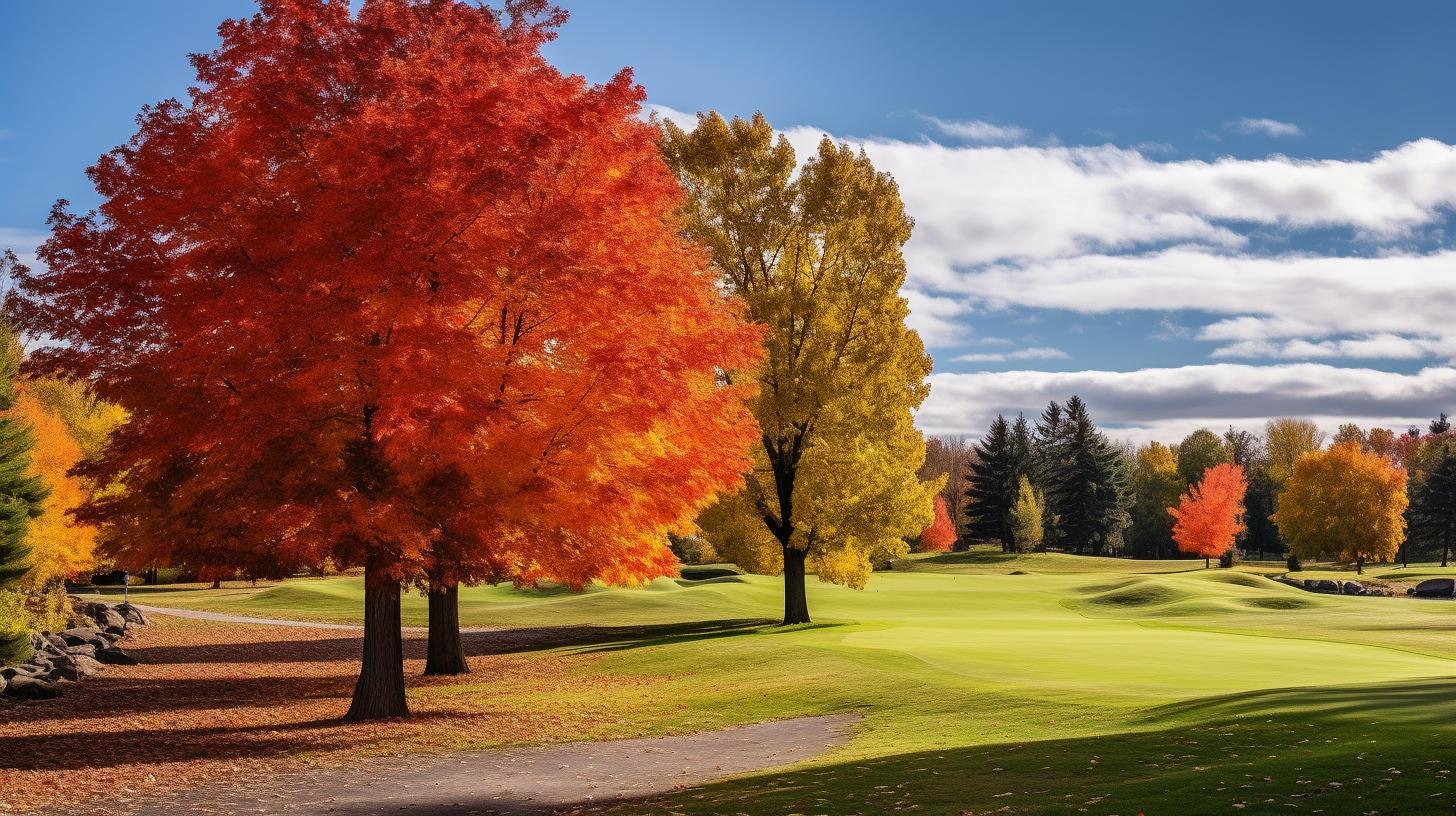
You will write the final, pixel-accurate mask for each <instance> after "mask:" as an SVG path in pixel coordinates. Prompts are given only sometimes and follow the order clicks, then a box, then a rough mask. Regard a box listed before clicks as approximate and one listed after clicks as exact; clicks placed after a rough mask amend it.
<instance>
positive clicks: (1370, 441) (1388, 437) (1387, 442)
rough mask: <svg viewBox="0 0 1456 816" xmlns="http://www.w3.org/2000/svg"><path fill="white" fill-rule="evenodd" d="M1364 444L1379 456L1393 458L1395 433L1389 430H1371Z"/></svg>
mask: <svg viewBox="0 0 1456 816" xmlns="http://www.w3.org/2000/svg"><path fill="white" fill-rule="evenodd" d="M1365 443H1366V445H1367V446H1368V447H1369V449H1370V450H1371V451H1373V452H1375V453H1378V454H1380V455H1381V456H1385V457H1387V458H1394V457H1395V445H1396V442H1395V431H1392V430H1391V429H1389V428H1371V429H1370V434H1369V435H1368V436H1367V437H1366V440H1365Z"/></svg>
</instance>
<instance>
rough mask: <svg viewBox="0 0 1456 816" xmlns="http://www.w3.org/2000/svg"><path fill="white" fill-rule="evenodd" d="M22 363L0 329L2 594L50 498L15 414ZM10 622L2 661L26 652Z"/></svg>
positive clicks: (2, 258) (19, 624) (7, 256)
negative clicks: (16, 382)
mask: <svg viewBox="0 0 1456 816" xmlns="http://www.w3.org/2000/svg"><path fill="white" fill-rule="evenodd" d="M15 260H16V259H15V256H14V255H13V254H11V253H10V252H9V251H6V252H5V253H3V254H0V272H8V271H10V270H11V269H12V268H13V266H14V264H15ZM20 359H21V350H20V343H19V342H17V340H16V338H15V333H14V332H13V331H11V329H10V328H9V327H8V326H5V325H3V324H0V412H3V413H0V592H10V591H12V588H13V587H15V585H16V582H17V581H18V580H19V579H20V578H21V577H22V576H24V575H25V573H26V572H27V571H28V570H29V569H30V561H29V552H28V549H27V546H26V543H25V540H26V532H27V530H28V528H29V527H30V524H31V523H32V521H33V520H34V519H35V518H36V517H37V516H39V515H40V514H41V509H42V507H43V506H44V502H45V500H46V495H47V490H46V487H45V484H44V483H42V482H41V480H40V479H38V478H36V476H35V474H34V473H33V472H32V470H31V461H30V459H31V449H32V447H33V446H34V445H35V435H34V434H33V433H32V432H31V429H30V428H29V426H27V425H26V424H25V421H24V420H23V419H21V418H20V417H17V416H14V415H13V414H12V413H11V408H12V407H13V406H14V405H15V400H16V396H17V395H16V390H15V377H16V373H17V372H18V371H19V369H20ZM9 606H13V607H18V604H9ZM6 618H7V619H5V620H0V661H6V660H8V659H10V658H15V657H18V656H20V653H21V652H22V651H24V650H25V649H26V648H27V647H26V643H25V640H26V631H25V622H24V621H23V620H21V619H20V618H19V617H18V616H9V615H7V616H6Z"/></svg>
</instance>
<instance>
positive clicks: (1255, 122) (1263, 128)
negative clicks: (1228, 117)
mask: <svg viewBox="0 0 1456 816" xmlns="http://www.w3.org/2000/svg"><path fill="white" fill-rule="evenodd" d="M1224 128H1226V129H1228V130H1235V131H1238V132H1239V133H1243V134H1247V135H1262V136H1273V137H1275V138H1287V137H1291V136H1303V135H1304V131H1302V130H1300V129H1299V125H1296V124H1292V123H1290V122H1281V121H1279V120H1278V119H1250V118H1249V117H1247V116H1246V117H1244V118H1242V119H1235V120H1233V121H1232V122H1225V123H1224Z"/></svg>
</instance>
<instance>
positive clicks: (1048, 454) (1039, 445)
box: [1028, 400, 1066, 547]
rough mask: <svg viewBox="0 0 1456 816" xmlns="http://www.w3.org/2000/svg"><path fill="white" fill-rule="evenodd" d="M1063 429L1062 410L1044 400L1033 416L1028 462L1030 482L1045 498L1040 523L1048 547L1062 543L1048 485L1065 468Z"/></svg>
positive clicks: (1064, 428) (1055, 404) (1057, 516)
mask: <svg viewBox="0 0 1456 816" xmlns="http://www.w3.org/2000/svg"><path fill="white" fill-rule="evenodd" d="M1065 430H1066V423H1065V412H1064V411H1063V410H1062V406H1061V404H1060V403H1058V402H1057V401H1056V400H1052V401H1051V402H1049V403H1047V407H1046V408H1045V410H1043V411H1042V412H1041V415H1040V416H1038V417H1037V419H1036V427H1035V429H1034V430H1033V432H1032V439H1031V461H1030V463H1029V465H1028V466H1029V468H1030V471H1029V475H1030V476H1031V481H1032V484H1034V485H1037V486H1038V487H1040V488H1041V490H1042V493H1043V496H1044V498H1045V500H1046V501H1047V504H1046V506H1045V507H1044V508H1043V510H1044V512H1043V519H1042V522H1043V525H1044V526H1045V530H1046V532H1045V534H1044V536H1043V538H1042V545H1043V546H1048V547H1051V546H1057V545H1059V544H1060V543H1061V519H1060V516H1059V515H1058V511H1057V508H1055V507H1053V506H1052V504H1051V502H1052V497H1051V496H1050V495H1048V491H1049V487H1048V486H1049V485H1051V484H1052V483H1053V482H1055V481H1056V480H1057V479H1058V478H1059V477H1060V475H1061V473H1062V472H1063V471H1064V470H1065V465H1066V456H1065V451H1064V445H1063V441H1064V439H1063V433H1064V432H1065Z"/></svg>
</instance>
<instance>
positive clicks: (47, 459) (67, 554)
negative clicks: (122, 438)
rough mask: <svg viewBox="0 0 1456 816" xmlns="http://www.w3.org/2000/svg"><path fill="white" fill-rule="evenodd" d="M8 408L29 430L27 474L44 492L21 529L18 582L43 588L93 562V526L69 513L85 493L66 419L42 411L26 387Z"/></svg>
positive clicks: (76, 449)
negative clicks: (24, 553) (25, 567)
mask: <svg viewBox="0 0 1456 816" xmlns="http://www.w3.org/2000/svg"><path fill="white" fill-rule="evenodd" d="M13 412H14V414H15V415H17V417H18V418H19V419H20V420H21V421H22V422H24V423H26V424H28V425H29V426H30V427H31V429H32V432H33V433H34V434H35V447H34V448H32V449H31V457H30V472H31V474H32V475H33V476H35V477H36V478H38V479H40V480H41V482H43V483H44V484H45V486H46V488H47V489H48V490H49V491H50V492H49V495H47V496H46V499H45V501H44V502H43V503H42V504H41V514H40V516H39V517H38V518H34V519H32V520H31V522H30V525H29V526H28V527H27V528H26V530H25V542H26V544H27V545H28V546H29V547H30V570H29V572H27V573H26V574H25V578H24V579H23V581H22V582H23V583H24V584H25V585H26V586H28V587H31V588H34V589H45V588H48V587H52V586H55V585H57V584H59V582H60V581H62V580H63V579H66V578H71V577H73V576H76V575H79V574H81V573H83V572H86V571H88V570H90V569H91V568H92V567H93V566H95V563H96V528H95V527H92V526H91V525H89V524H81V523H78V522H77V521H76V520H75V519H74V518H72V517H71V511H73V510H75V509H76V508H77V507H78V506H80V505H81V503H82V502H84V501H85V500H86V499H87V498H89V494H90V491H89V490H87V488H86V486H85V485H84V484H83V483H82V482H81V480H80V479H78V478H77V477H75V476H72V475H71V474H70V472H69V471H70V470H71V468H73V467H75V466H76V464H77V463H79V462H80V461H81V458H82V455H83V453H82V450H81V446H80V445H79V444H77V443H76V441H75V440H74V439H72V438H71V433H70V430H69V429H68V428H67V427H66V423H65V422H64V421H63V420H62V419H61V418H60V417H59V416H57V415H56V414H54V413H52V412H51V411H48V410H46V409H45V407H44V406H42V405H41V403H40V401H39V400H37V399H36V398H35V397H34V396H32V395H31V394H30V393H29V391H28V389H27V390H22V392H21V395H20V398H19V399H18V400H16V403H15V408H14V409H13Z"/></svg>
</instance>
